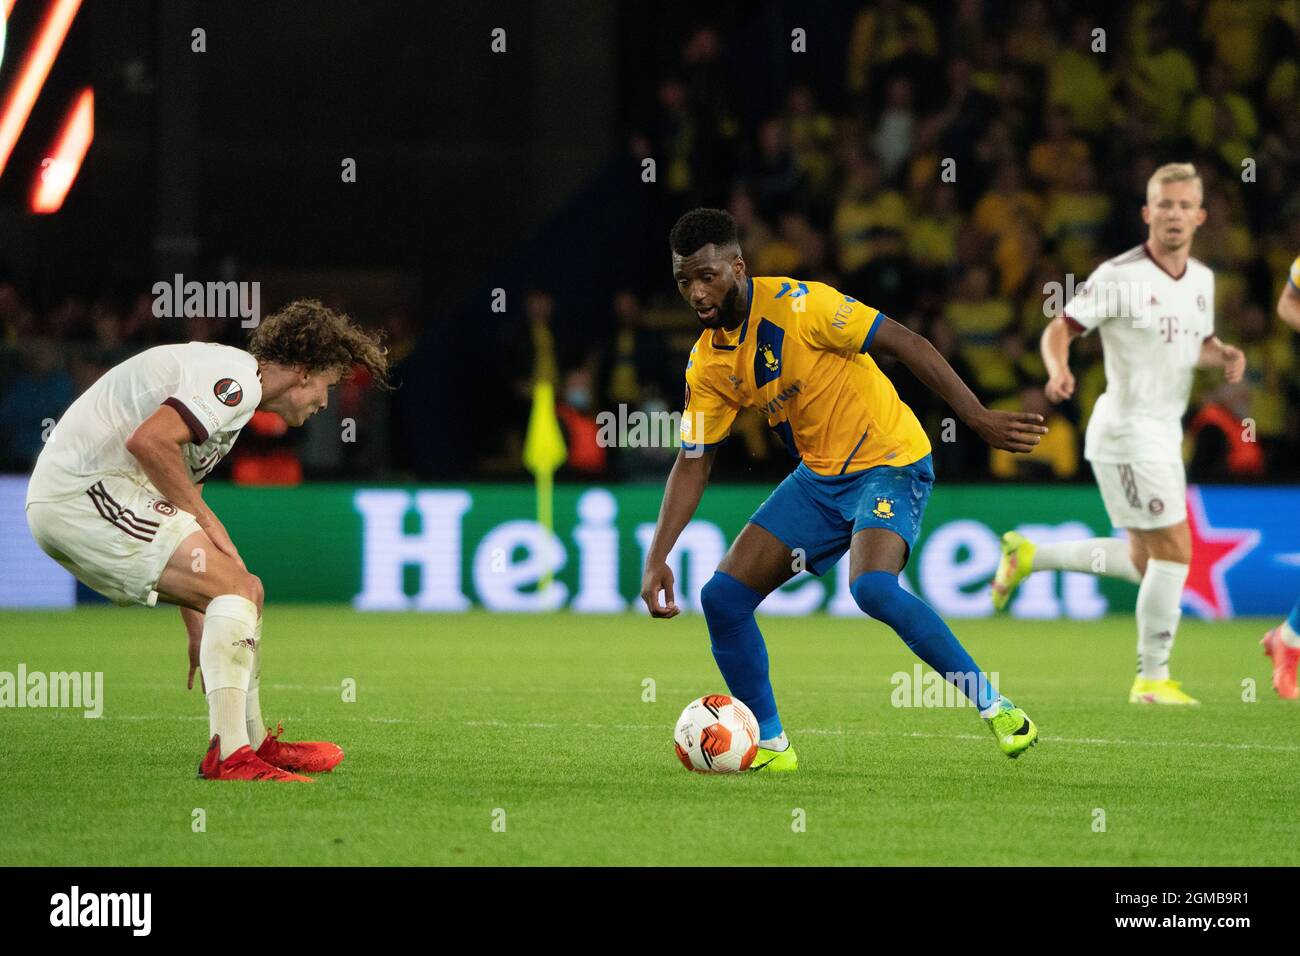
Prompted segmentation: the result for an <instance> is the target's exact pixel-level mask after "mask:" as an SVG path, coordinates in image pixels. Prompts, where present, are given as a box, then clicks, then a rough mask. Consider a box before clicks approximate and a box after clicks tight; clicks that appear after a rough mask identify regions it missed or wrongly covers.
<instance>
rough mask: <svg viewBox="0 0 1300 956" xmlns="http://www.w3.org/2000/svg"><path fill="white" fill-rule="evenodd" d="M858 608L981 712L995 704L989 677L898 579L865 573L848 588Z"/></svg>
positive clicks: (887, 575)
mask: <svg viewBox="0 0 1300 956" xmlns="http://www.w3.org/2000/svg"><path fill="white" fill-rule="evenodd" d="M849 591H850V592H852V594H853V600H855V601H856V602H857V603H858V607H860V608H862V610H863V611H865V612H866V613H868V614H870V615H871V616H872V617H874V618H875V619H876V620H877V621H883V622H884V623H886V624H888V625H889V626H890V627H892V628H893V629H894V630H895V631H896V632H897V633H898V636H899V637H901V638H902V639H903V643H905V644H906V645H907V646H908V647H909V648H910V649H911V651H912V653H913V654H915V655H916V656H917V657H919V658H921V660H923V661H925V662H926V663H927V664H929V665H930V666H931V667H932V668H933V669H934V670H935V671H936V672H937V673H939V674H942V675H943V676H944V679H945V680H947V681H949V682H950V683H952V684H954V685H956V686H957V688H958V689H960V690H961V691H962V693H964V694H965V695H966V696H967V697H969V698H970V699H971V700H972V701H973V702H974V703H975V706H976V707H978V708H979V709H980V711H981V712H983V711H986V710H988V709H989V708H990V707H991V706H993V704H994V703H996V702H997V699H998V693H997V691H996V690H994V688H993V686H992V685H991V684H990V683H989V679H988V676H987V675H985V673H984V672H983V671H982V670H980V669H979V666H978V665H977V664H976V663H975V661H974V660H973V659H972V658H971V656H970V654H968V653H967V652H966V648H964V647H962V646H961V642H960V641H958V640H957V637H956V635H955V634H953V632H952V630H951V629H950V628H949V627H948V625H947V624H945V623H944V622H943V618H941V617H939V615H938V614H936V613H934V610H933V609H932V608H931V607H930V605H928V604H926V603H925V602H924V601H922V600H921V599H920V598H918V597H915V596H914V595H911V594H908V593H907V592H906V591H904V590H903V589H902V588H901V587H900V586H899V584H898V575H896V574H890V573H889V572H888V571H864V572H863V573H862V574H859V575H858V576H857V577H856V578H854V580H853V583H852V584H851V585H849Z"/></svg>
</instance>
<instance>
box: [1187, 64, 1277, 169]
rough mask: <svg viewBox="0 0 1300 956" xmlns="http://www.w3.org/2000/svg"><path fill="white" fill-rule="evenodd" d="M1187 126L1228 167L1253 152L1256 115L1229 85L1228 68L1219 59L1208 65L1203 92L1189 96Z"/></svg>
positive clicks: (1199, 143)
mask: <svg viewBox="0 0 1300 956" xmlns="http://www.w3.org/2000/svg"><path fill="white" fill-rule="evenodd" d="M1187 130H1188V132H1189V133H1190V134H1191V137H1192V142H1194V143H1195V144H1196V147H1197V148H1198V149H1201V150H1206V151H1209V150H1212V149H1213V150H1217V151H1218V155H1219V157H1220V158H1221V159H1222V160H1223V162H1224V163H1225V164H1226V165H1227V166H1228V167H1230V168H1232V167H1235V168H1240V164H1241V160H1242V158H1243V157H1246V156H1249V155H1250V154H1251V153H1252V152H1254V142H1255V137H1256V136H1257V135H1258V134H1259V119H1258V117H1257V116H1256V115H1255V108H1254V107H1253V106H1251V105H1250V100H1248V99H1247V98H1246V97H1244V96H1242V95H1241V94H1240V93H1236V92H1234V91H1233V90H1232V89H1231V87H1230V86H1229V77H1228V70H1227V67H1225V66H1224V65H1223V64H1222V63H1214V64H1212V65H1211V66H1210V71H1209V79H1208V81H1207V83H1206V86H1205V92H1204V93H1202V94H1200V95H1199V96H1197V97H1196V98H1195V99H1193V100H1192V105H1191V106H1190V107H1189V108H1188V110H1187Z"/></svg>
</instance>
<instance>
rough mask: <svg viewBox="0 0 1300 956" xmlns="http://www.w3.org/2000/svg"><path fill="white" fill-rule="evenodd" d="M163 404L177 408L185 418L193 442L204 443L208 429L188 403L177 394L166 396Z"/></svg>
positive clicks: (196, 443)
mask: <svg viewBox="0 0 1300 956" xmlns="http://www.w3.org/2000/svg"><path fill="white" fill-rule="evenodd" d="M163 404H164V405H167V406H169V407H171V408H174V409H176V411H177V412H179V413H180V416H181V418H183V419H184V420H185V424H186V425H187V426H189V429H190V440H191V442H192V443H193V444H195V445H202V444H203V443H204V442H205V441H207V440H208V430H207V429H206V428H204V427H203V423H202V422H201V421H199V420H198V417H197V416H195V414H194V413H193V412H192V411H190V408H189V406H188V405H186V404H185V403H184V402H182V401H181V400H180V399H179V398H176V397H175V396H172V397H171V398H164V399H163Z"/></svg>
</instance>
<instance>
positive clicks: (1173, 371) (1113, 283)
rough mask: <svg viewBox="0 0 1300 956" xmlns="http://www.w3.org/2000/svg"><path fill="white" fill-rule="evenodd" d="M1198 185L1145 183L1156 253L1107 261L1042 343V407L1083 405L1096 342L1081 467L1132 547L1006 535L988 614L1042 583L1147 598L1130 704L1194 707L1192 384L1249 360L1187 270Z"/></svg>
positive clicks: (1185, 167)
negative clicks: (1184, 632) (1076, 581)
mask: <svg viewBox="0 0 1300 956" xmlns="http://www.w3.org/2000/svg"><path fill="white" fill-rule="evenodd" d="M1201 198H1202V187H1201V179H1200V177H1199V176H1197V174H1196V169H1195V167H1193V166H1192V165H1191V164H1190V163H1170V164H1168V165H1166V166H1162V167H1160V168H1159V169H1157V170H1156V171H1155V174H1154V175H1153V176H1152V177H1151V179H1150V181H1149V182H1148V183H1147V202H1146V205H1144V206H1143V207H1142V219H1143V221H1144V222H1146V223H1147V226H1148V233H1147V240H1146V242H1144V243H1143V244H1142V245H1140V246H1137V247H1135V248H1133V249H1130V250H1129V251H1128V252H1125V253H1123V254H1122V255H1119V256H1116V257H1115V258H1114V259H1110V260H1108V261H1106V262H1104V263H1102V264H1101V265H1100V266H1098V267H1097V270H1096V271H1095V272H1093V274H1092V275H1091V276H1089V277H1088V281H1087V284H1086V285H1084V286H1082V287H1080V288H1079V289H1077V290H1076V293H1075V296H1074V298H1073V299H1071V300H1070V302H1069V303H1067V304H1066V306H1065V309H1064V311H1063V314H1062V315H1061V316H1060V317H1058V318H1056V319H1053V320H1052V322H1051V323H1050V324H1049V325H1048V326H1047V328H1046V329H1045V330H1044V331H1043V337H1042V342H1041V347H1042V353H1043V361H1044V362H1045V363H1046V365H1047V373H1048V381H1047V387H1046V391H1047V397H1048V398H1049V399H1051V400H1052V401H1053V402H1062V401H1065V400H1066V399H1068V398H1069V397H1070V396H1071V395H1073V394H1074V387H1075V383H1074V376H1073V375H1072V374H1071V373H1070V365H1069V353H1070V342H1071V341H1073V340H1074V339H1075V338H1077V337H1078V336H1080V335H1088V334H1091V333H1092V332H1093V331H1098V332H1100V334H1101V341H1102V347H1103V352H1104V353H1105V367H1106V391H1105V392H1104V393H1103V394H1102V395H1101V397H1100V398H1098V399H1097V404H1096V406H1095V407H1094V408H1093V411H1092V417H1091V418H1090V419H1089V421H1088V430H1087V435H1086V438H1085V441H1084V457H1085V458H1087V459H1088V461H1089V462H1090V463H1091V464H1092V470H1093V474H1094V475H1095V476H1096V479H1097V486H1098V488H1100V489H1101V497H1102V501H1103V502H1104V503H1105V505H1106V513H1107V515H1108V516H1109V517H1110V522H1111V524H1112V525H1113V526H1114V527H1116V528H1123V529H1125V530H1126V531H1127V532H1128V540H1127V541H1124V540H1122V539H1119V538H1092V539H1088V540H1082V541H1070V542H1060V543H1051V544H1035V543H1034V542H1032V541H1030V540H1028V539H1027V538H1025V537H1024V536H1023V535H1020V534H1018V533H1017V532H1014V531H1009V532H1007V533H1006V534H1005V535H1003V536H1002V560H1001V562H1000V563H999V564H998V570H997V574H996V575H995V577H994V579H993V591H992V594H993V605H994V607H996V608H997V609H998V610H1001V609H1002V608H1004V607H1006V604H1007V601H1008V600H1009V599H1010V597H1011V595H1012V593H1013V592H1014V591H1015V589H1016V586H1017V585H1019V583H1020V582H1021V581H1022V580H1024V578H1025V577H1026V576H1028V575H1029V574H1030V573H1032V572H1034V571H1049V570H1052V571H1078V572H1082V573H1085V574H1100V575H1104V576H1106V577H1113V578H1122V579H1124V580H1126V581H1132V582H1133V583H1134V584H1137V585H1138V598H1137V626H1138V673H1137V678H1136V680H1135V681H1134V682H1133V687H1132V689H1131V690H1130V691H1129V701H1130V702H1131V703H1146V704H1195V703H1197V701H1196V700H1195V699H1193V698H1192V697H1190V696H1189V695H1188V694H1186V693H1185V692H1184V691H1183V690H1182V688H1181V686H1180V684H1179V682H1178V681H1175V680H1171V679H1170V677H1169V656H1170V652H1171V650H1172V649H1173V645H1174V635H1175V633H1176V632H1177V630H1178V621H1179V619H1180V617H1181V616H1182V611H1181V607H1180V605H1181V599H1182V593H1183V584H1184V583H1185V582H1186V580H1187V569H1188V565H1189V564H1190V563H1191V560H1192V539H1191V533H1190V531H1189V530H1188V527H1187V501H1186V498H1187V478H1186V473H1185V471H1184V467H1183V456H1182V439H1183V428H1182V417H1183V414H1184V413H1185V412H1186V411H1187V402H1188V398H1189V396H1190V394H1191V388H1192V375H1193V372H1194V371H1195V370H1196V369H1198V368H1222V369H1223V371H1224V376H1225V378H1226V379H1227V381H1229V382H1237V381H1240V380H1241V377H1242V374H1243V373H1244V372H1245V370H1246V358H1245V356H1244V355H1243V354H1242V352H1241V350H1240V349H1238V348H1235V347H1233V346H1231V345H1225V344H1224V343H1223V342H1221V341H1219V338H1218V336H1216V335H1215V334H1214V273H1213V272H1211V271H1210V269H1209V268H1208V267H1207V266H1206V265H1205V264H1204V263H1201V262H1198V261H1197V260H1196V259H1193V258H1192V257H1191V249H1192V237H1193V236H1195V235H1196V230H1197V228H1198V227H1200V225H1201V224H1202V223H1203V222H1205V210H1204V209H1203V208H1202V207H1201Z"/></svg>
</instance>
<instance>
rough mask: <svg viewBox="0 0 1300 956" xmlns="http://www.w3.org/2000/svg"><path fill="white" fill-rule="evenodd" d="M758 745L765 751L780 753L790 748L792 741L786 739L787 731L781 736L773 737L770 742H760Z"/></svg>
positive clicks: (782, 732)
mask: <svg viewBox="0 0 1300 956" xmlns="http://www.w3.org/2000/svg"><path fill="white" fill-rule="evenodd" d="M758 745H759V746H760V747H762V748H763V749H764V750H775V751H777V752H778V753H779V752H781V751H782V750H785V748H786V747H789V746H790V741H789V740H787V739H786V736H785V731H784V730H783V731H781V734H780V736H778V737H772V738H770V739H768V740H760V741H759V742H758Z"/></svg>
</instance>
